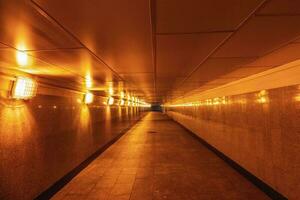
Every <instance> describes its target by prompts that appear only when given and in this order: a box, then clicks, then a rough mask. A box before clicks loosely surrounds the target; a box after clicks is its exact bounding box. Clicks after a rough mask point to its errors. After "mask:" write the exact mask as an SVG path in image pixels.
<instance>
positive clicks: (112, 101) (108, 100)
mask: <svg viewBox="0 0 300 200" xmlns="http://www.w3.org/2000/svg"><path fill="white" fill-rule="evenodd" d="M113 104H114V98H113V97H108V99H107V105H113Z"/></svg>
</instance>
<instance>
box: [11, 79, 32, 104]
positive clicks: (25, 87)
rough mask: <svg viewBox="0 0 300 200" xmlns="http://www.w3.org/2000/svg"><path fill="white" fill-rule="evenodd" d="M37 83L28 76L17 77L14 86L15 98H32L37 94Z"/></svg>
mask: <svg viewBox="0 0 300 200" xmlns="http://www.w3.org/2000/svg"><path fill="white" fill-rule="evenodd" d="M36 88H37V83H36V82H35V81H34V80H32V79H30V78H27V77H17V79H16V81H15V82H14V85H13V88H12V98H13V99H30V98H32V97H34V96H35V94H36Z"/></svg>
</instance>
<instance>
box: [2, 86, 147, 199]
mask: <svg viewBox="0 0 300 200" xmlns="http://www.w3.org/2000/svg"><path fill="white" fill-rule="evenodd" d="M57 93H58V94H59V91H57ZM81 97H82V95H81V94H77V93H75V92H74V93H70V92H69V93H68V94H67V95H65V96H59V95H53V94H52V95H46V94H39V95H38V96H36V97H35V98H33V99H32V100H29V101H25V102H19V103H18V104H17V105H11V104H10V102H9V101H7V100H3V99H1V104H0V133H1V134H0V188H1V189H0V199H6V200H10V199H11V200H13V199H33V198H35V197H36V196H38V195H39V194H40V193H41V192H43V191H44V190H46V189H47V188H48V187H50V186H51V185H52V184H53V183H55V182H56V181H57V180H59V179H60V178H62V177H63V176H64V175H66V174H67V173H68V172H69V171H71V170H72V169H74V168H75V167H76V166H78V165H79V164H80V163H81V162H83V161H84V160H85V159H87V158H88V157H89V156H90V155H92V154H93V153H94V152H96V151H97V150H98V149H100V148H101V147H103V146H104V145H105V144H107V143H108V142H109V141H111V140H112V139H114V138H115V137H117V136H118V135H119V134H120V133H121V132H122V131H124V130H126V129H127V128H129V127H130V126H131V125H133V124H134V123H135V122H136V121H137V120H138V119H139V118H140V117H141V116H142V115H143V113H144V112H142V110H143V109H142V108H137V107H127V106H124V107H120V106H98V105H97V101H99V99H97V97H95V100H94V102H95V103H94V104H90V105H85V104H83V103H80V102H79V101H78V99H79V98H81Z"/></svg>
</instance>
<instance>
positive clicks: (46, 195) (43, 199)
mask: <svg viewBox="0 0 300 200" xmlns="http://www.w3.org/2000/svg"><path fill="white" fill-rule="evenodd" d="M143 117H144V115H143V114H142V115H141V117H140V118H139V119H137V120H136V121H135V122H134V123H133V124H131V125H130V126H129V127H128V128H126V129H125V130H123V131H122V132H121V133H120V134H119V135H118V136H116V137H115V138H113V139H112V140H111V141H109V142H108V143H107V144H105V145H104V146H103V147H101V148H100V149H98V150H97V151H96V152H95V153H93V154H92V155H91V156H90V157H88V158H87V159H86V160H84V161H83V162H82V163H80V164H79V165H78V166H77V167H75V168H74V169H73V170H71V171H70V172H69V173H67V174H66V175H65V176H63V177H62V178H61V179H59V180H58V181H56V182H55V183H54V184H53V185H52V186H50V187H49V188H48V189H47V190H45V191H44V192H42V193H41V194H40V195H39V196H37V197H36V198H35V199H36V200H47V199H50V198H51V197H53V196H54V195H55V194H56V193H57V192H58V191H59V190H60V189H62V188H63V187H64V186H65V185H66V184H68V183H69V182H70V181H71V180H72V179H73V178H74V177H75V176H76V175H77V174H79V173H80V172H81V171H82V170H83V169H84V168H86V167H87V166H88V165H89V164H90V163H91V162H92V161H94V160H95V159H96V158H97V157H98V156H99V155H100V154H101V153H103V152H104V151H105V150H106V149H107V148H108V147H110V146H111V145H112V144H114V143H115V142H116V141H118V140H119V139H120V138H121V137H122V136H123V135H124V134H125V133H126V132H127V131H129V130H130V129H131V128H132V127H133V126H134V125H135V124H137V123H138V122H139V121H140V120H141V119H142V118H143Z"/></svg>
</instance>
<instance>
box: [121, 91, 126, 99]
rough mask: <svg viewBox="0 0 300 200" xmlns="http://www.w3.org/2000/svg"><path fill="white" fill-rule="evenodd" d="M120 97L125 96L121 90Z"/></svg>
mask: <svg viewBox="0 0 300 200" xmlns="http://www.w3.org/2000/svg"><path fill="white" fill-rule="evenodd" d="M120 97H121V99H123V98H124V97H125V93H124V91H121V92H120Z"/></svg>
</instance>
